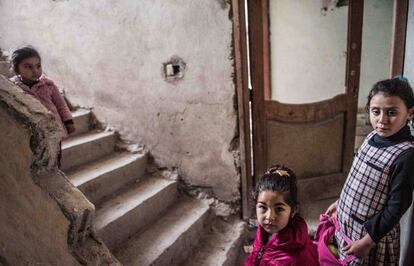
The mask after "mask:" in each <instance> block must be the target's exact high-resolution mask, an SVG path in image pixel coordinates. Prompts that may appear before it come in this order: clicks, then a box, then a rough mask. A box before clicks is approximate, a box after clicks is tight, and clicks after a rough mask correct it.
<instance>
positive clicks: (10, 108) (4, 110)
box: [0, 76, 119, 265]
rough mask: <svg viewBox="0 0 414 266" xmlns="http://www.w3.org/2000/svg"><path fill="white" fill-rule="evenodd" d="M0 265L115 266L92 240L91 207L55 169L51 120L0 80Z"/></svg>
mask: <svg viewBox="0 0 414 266" xmlns="http://www.w3.org/2000/svg"><path fill="white" fill-rule="evenodd" d="M0 128H1V129H2V130H1V131H0V150H1V151H2V152H1V153H0V176H1V179H0V210H1V211H0V265H3V264H4V265H80V263H79V262H82V263H84V264H87V265H119V263H118V262H117V260H116V259H115V258H113V257H112V255H111V253H110V252H109V250H108V249H107V248H106V247H105V245H103V244H101V243H100V242H99V240H96V239H95V238H94V237H93V230H92V227H91V224H92V219H93V216H94V212H95V208H94V206H93V205H92V204H91V203H90V202H89V201H87V200H86V198H85V197H84V195H83V194H82V193H81V192H80V191H79V190H78V189H77V188H75V187H74V186H73V185H72V184H70V183H69V181H68V180H67V179H66V177H65V176H64V175H63V173H62V172H60V171H59V170H58V169H57V167H56V158H57V151H58V148H59V140H60V138H61V136H60V131H59V130H58V128H59V127H58V124H57V122H56V121H55V120H54V119H53V115H52V114H51V113H50V112H48V111H47V110H46V108H45V107H43V106H42V105H41V103H40V102H39V101H38V100H36V99H34V98H33V97H32V96H30V95H28V94H26V93H24V92H23V91H22V90H21V89H19V88H17V87H15V86H14V85H12V84H11V82H9V81H7V79H6V78H5V77H3V76H0Z"/></svg>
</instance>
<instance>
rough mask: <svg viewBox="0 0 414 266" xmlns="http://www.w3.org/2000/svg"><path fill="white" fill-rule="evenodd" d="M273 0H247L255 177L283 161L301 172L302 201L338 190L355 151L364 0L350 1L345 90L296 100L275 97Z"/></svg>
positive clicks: (348, 7)
mask: <svg viewBox="0 0 414 266" xmlns="http://www.w3.org/2000/svg"><path fill="white" fill-rule="evenodd" d="M269 1H279V0H249V1H248V18H249V20H248V21H249V41H250V42H249V43H250V65H251V84H252V88H253V97H252V119H253V154H254V180H253V181H255V180H256V179H257V178H259V177H260V176H261V175H262V174H263V173H264V172H265V170H266V169H267V168H268V167H269V166H271V165H273V164H284V165H286V166H288V167H290V168H292V169H293V170H294V171H295V173H296V174H297V176H298V186H299V197H300V200H301V201H302V202H303V201H308V200H310V201H313V200H320V199H326V198H331V197H335V196H338V195H339V192H340V189H341V187H342V185H343V182H344V180H345V178H346V174H347V171H348V170H349V168H350V165H351V162H352V157H353V145H354V138H355V123H356V112H357V95H358V85H359V73H360V69H359V68H360V58H361V36H362V14H363V4H364V3H363V1H361V0H349V1H347V5H348V6H347V9H348V11H347V16H346V17H345V23H346V25H345V26H347V31H346V32H345V33H344V35H346V36H344V40H345V42H346V44H344V46H345V49H346V51H345V53H344V57H346V59H344V61H345V63H344V72H343V76H342V80H343V83H342V86H343V87H342V88H340V89H342V90H343V92H342V93H338V94H336V95H333V96H332V97H329V98H327V99H323V100H321V101H317V102H308V103H294V104H292V103H284V102H282V101H278V100H275V99H273V98H272V89H271V81H272V80H273V79H272V78H271V73H272V72H271V62H270V39H269V36H270V30H269ZM281 1H283V0H281ZM289 2H291V3H294V2H297V1H289ZM309 2H314V1H309ZM315 2H317V3H321V2H322V3H323V2H324V1H315ZM325 2H327V1H325ZM328 2H329V1H328ZM289 15H290V16H295V14H289ZM270 19H271V18H270ZM286 26H289V27H292V25H286ZM293 41H294V40H293ZM310 67H311V66H310ZM297 78H298V79H300V78H301V76H300V75H297ZM325 85H326V84H325ZM279 89H280V90H295V87H286V88H279ZM334 91H335V89H334Z"/></svg>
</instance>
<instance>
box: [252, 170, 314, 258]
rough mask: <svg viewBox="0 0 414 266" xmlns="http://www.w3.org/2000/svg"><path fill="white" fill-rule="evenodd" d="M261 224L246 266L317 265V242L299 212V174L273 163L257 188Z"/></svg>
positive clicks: (257, 205)
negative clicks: (314, 242) (313, 240)
mask: <svg viewBox="0 0 414 266" xmlns="http://www.w3.org/2000/svg"><path fill="white" fill-rule="evenodd" d="M254 198H255V199H256V202H257V203H256V214H257V220H258V222H259V226H258V228H257V233H256V239H255V241H254V244H253V251H252V253H251V254H250V255H249V256H248V258H247V260H246V262H245V264H244V265H245V266H267V265H273V266H282V265H283V266H285V265H286V266H288V265H292V266H301V265H303V266H305V265H306V266H314V265H318V255H317V251H316V246H315V245H314V244H313V242H312V241H311V239H310V238H309V235H308V228H307V226H306V223H305V221H304V220H303V218H302V217H300V216H299V214H298V213H297V204H298V203H297V187H296V175H295V174H294V173H293V171H292V170H290V169H289V168H287V167H284V166H280V165H277V166H274V167H271V168H270V169H269V170H268V171H267V172H266V173H265V174H264V176H263V177H262V178H261V179H260V180H259V182H258V183H257V185H256V188H255V191H254Z"/></svg>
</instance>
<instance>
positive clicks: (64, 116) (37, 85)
mask: <svg viewBox="0 0 414 266" xmlns="http://www.w3.org/2000/svg"><path fill="white" fill-rule="evenodd" d="M12 63H13V70H14V72H15V73H16V74H17V75H16V76H14V77H12V78H10V80H11V81H12V82H13V83H14V84H16V85H18V86H19V87H21V88H22V89H23V90H24V91H26V92H27V93H29V94H31V95H33V96H34V97H35V98H37V99H38V100H39V101H40V102H41V103H42V104H43V105H44V106H45V107H46V108H47V109H48V110H49V111H50V112H52V114H53V115H54V117H55V118H56V120H57V121H58V123H59V125H60V128H61V131H62V137H65V136H67V134H70V133H72V132H74V131H75V126H74V124H73V118H72V114H71V112H70V110H69V108H68V106H67V104H66V101H65V99H64V98H63V97H62V95H61V94H60V92H59V90H58V89H57V87H56V85H55V84H54V83H53V81H51V80H50V79H48V78H46V77H45V76H44V75H42V65H41V58H40V55H39V53H38V52H37V51H36V50H35V49H34V48H32V47H23V48H21V49H18V50H16V51H14V52H13V55H12ZM60 157H61V152H60V153H59V158H58V164H60Z"/></svg>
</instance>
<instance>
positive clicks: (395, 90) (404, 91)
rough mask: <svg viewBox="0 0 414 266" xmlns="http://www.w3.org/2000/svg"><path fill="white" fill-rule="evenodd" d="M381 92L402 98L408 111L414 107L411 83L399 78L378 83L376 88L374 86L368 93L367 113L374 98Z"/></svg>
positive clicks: (375, 85)
mask: <svg viewBox="0 0 414 266" xmlns="http://www.w3.org/2000/svg"><path fill="white" fill-rule="evenodd" d="M380 92H382V93H384V94H385V95H386V96H397V97H400V98H401V100H403V102H404V103H405V106H406V107H407V109H410V108H412V107H414V95H413V89H412V88H411V86H410V83H408V80H407V79H406V78H403V77H402V76H398V77H395V78H392V79H385V80H381V81H378V82H377V83H375V84H374V86H372V89H371V90H370V92H369V93H368V97H367V100H368V101H367V104H366V106H365V110H366V111H367V112H369V105H370V102H371V99H372V97H374V96H375V95H376V94H378V93H380Z"/></svg>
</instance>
